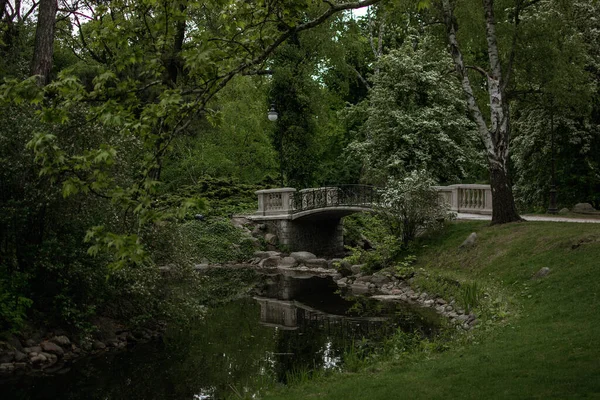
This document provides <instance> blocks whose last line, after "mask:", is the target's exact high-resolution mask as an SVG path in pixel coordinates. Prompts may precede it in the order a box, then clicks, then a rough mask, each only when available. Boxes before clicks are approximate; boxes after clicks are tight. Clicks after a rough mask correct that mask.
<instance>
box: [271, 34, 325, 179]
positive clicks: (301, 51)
mask: <svg viewBox="0 0 600 400" xmlns="http://www.w3.org/2000/svg"><path fill="white" fill-rule="evenodd" d="M313 70H314V68H313V61H312V60H311V57H310V54H309V49H307V48H306V47H303V46H302V44H301V42H300V40H299V38H297V37H295V38H293V39H292V40H291V42H288V43H287V44H285V45H284V46H282V47H281V48H280V49H279V50H278V52H277V55H276V57H275V59H274V62H273V82H272V84H271V93H272V94H271V96H272V98H273V102H274V104H275V105H276V107H277V111H278V113H279V118H278V120H277V127H276V129H275V130H274V134H273V144H274V147H275V150H276V151H277V152H278V153H279V168H280V171H281V180H282V185H285V186H292V187H297V188H306V187H310V186H311V185H312V184H313V182H314V178H315V176H314V175H315V170H316V163H317V151H318V150H317V147H316V134H317V126H316V121H315V111H316V110H315V109H314V107H313V101H312V100H313V99H312V98H313V96H314V94H315V93H317V92H318V91H319V88H318V86H317V85H316V83H315V82H314V81H313V79H312V74H313Z"/></svg>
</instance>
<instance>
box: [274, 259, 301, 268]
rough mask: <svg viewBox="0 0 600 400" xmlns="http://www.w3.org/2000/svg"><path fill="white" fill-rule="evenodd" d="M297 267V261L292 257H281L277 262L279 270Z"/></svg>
mask: <svg viewBox="0 0 600 400" xmlns="http://www.w3.org/2000/svg"><path fill="white" fill-rule="evenodd" d="M296 265H298V261H296V259H295V258H294V257H283V258H282V259H280V260H279V264H278V266H279V268H293V267H295V266H296Z"/></svg>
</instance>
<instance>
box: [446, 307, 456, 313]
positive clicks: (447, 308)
mask: <svg viewBox="0 0 600 400" xmlns="http://www.w3.org/2000/svg"><path fill="white" fill-rule="evenodd" d="M452 310H454V307H452V306H446V311H447V312H450V311H452Z"/></svg>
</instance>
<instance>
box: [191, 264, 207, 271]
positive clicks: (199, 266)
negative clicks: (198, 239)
mask: <svg viewBox="0 0 600 400" xmlns="http://www.w3.org/2000/svg"><path fill="white" fill-rule="evenodd" d="M209 268H210V265H208V264H196V265H194V271H196V272H199V271H206V270H207V269H209Z"/></svg>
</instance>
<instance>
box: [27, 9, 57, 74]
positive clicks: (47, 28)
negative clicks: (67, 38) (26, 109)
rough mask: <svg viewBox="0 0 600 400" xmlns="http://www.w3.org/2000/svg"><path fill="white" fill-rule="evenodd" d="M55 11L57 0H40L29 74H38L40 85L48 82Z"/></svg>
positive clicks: (50, 68)
mask: <svg viewBox="0 0 600 400" xmlns="http://www.w3.org/2000/svg"><path fill="white" fill-rule="evenodd" d="M57 11H58V3H57V0H40V6H39V11H38V18H37V29H36V31H35V46H34V49H33V60H32V62H31V75H38V76H39V84H40V85H46V84H47V83H48V82H50V70H52V55H53V54H54V27H55V24H56V12H57Z"/></svg>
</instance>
